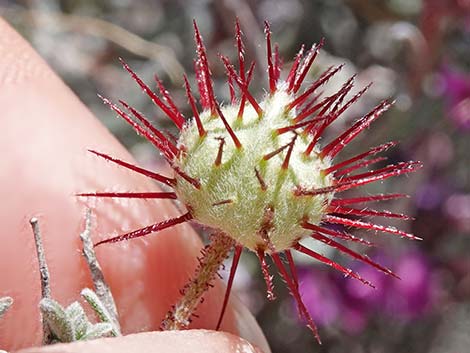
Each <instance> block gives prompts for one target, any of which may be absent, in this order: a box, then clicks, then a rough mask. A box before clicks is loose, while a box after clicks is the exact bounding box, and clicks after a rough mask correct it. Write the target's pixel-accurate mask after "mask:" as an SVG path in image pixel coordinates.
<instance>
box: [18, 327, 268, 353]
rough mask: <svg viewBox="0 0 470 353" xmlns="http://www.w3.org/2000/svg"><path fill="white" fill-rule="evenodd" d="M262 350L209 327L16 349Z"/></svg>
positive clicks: (56, 352)
mask: <svg viewBox="0 0 470 353" xmlns="http://www.w3.org/2000/svg"><path fill="white" fill-rule="evenodd" d="M85 352H86V353H108V352H109V353H111V352H112V353H151V352H165V353H171V352H175V353H176V352H178V353H241V352H243V353H262V351H261V350H259V349H258V348H256V347H255V346H253V345H252V344H251V343H249V342H248V341H245V340H244V339H242V338H240V337H237V336H234V335H232V334H229V333H225V332H216V331H208V330H187V331H163V332H144V333H139V334H133V335H128V336H122V337H115V338H102V339H98V340H93V341H85V342H76V343H69V344H56V345H50V346H45V347H39V348H30V349H26V350H21V351H19V352H17V353H85Z"/></svg>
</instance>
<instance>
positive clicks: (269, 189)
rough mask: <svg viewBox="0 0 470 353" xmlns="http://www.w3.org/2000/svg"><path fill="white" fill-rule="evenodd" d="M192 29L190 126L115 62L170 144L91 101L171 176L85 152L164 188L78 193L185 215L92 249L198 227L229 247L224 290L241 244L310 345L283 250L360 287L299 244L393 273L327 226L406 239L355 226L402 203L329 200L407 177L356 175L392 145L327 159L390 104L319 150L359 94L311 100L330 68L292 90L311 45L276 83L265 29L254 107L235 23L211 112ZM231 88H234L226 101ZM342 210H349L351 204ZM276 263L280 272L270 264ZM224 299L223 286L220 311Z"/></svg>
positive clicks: (127, 112) (412, 166)
mask: <svg viewBox="0 0 470 353" xmlns="http://www.w3.org/2000/svg"><path fill="white" fill-rule="evenodd" d="M194 29H195V40H196V47H197V59H196V61H195V70H196V79H197V85H198V88H199V102H200V105H201V107H202V111H200V110H198V108H197V102H196V99H195V98H194V96H193V94H192V91H191V87H190V84H189V82H188V80H187V78H186V76H185V77H184V80H185V89H186V94H187V97H188V101H189V104H190V106H191V109H192V113H193V117H192V119H188V120H187V119H185V118H184V117H183V114H182V113H181V112H180V111H179V110H178V108H177V107H176V105H175V103H174V101H173V99H172V98H171V96H170V94H169V93H168V91H166V90H165V88H164V87H163V85H162V83H161V81H160V80H159V79H158V77H155V79H156V84H157V87H158V89H159V93H160V94H159V95H158V94H157V93H155V92H153V91H152V90H151V89H150V88H149V86H147V85H146V84H145V83H144V82H143V81H142V80H141V79H140V78H139V77H138V76H137V75H136V74H135V73H134V72H133V71H132V70H131V68H130V67H129V66H128V65H127V64H126V63H124V62H122V63H123V66H124V68H125V69H126V70H127V71H128V72H129V73H130V75H131V76H132V77H133V79H134V80H135V81H136V82H137V83H138V84H139V86H140V87H141V88H142V90H143V91H144V92H145V93H146V94H147V95H148V96H149V97H150V99H151V100H152V101H153V102H154V103H155V104H156V105H157V106H158V107H159V108H160V109H161V110H163V111H164V113H165V114H166V115H167V116H168V117H169V118H170V119H171V120H172V121H173V122H174V124H175V125H176V126H177V127H178V129H179V130H180V136H179V138H178V141H177V142H176V143H174V142H173V141H172V140H171V139H170V138H169V137H167V136H166V135H165V134H163V133H162V132H161V131H159V130H158V129H156V128H155V127H154V126H152V124H151V123H150V122H149V120H148V119H147V118H146V117H145V116H143V115H142V114H141V113H140V112H138V111H137V110H136V109H134V108H133V107H131V106H129V105H128V104H127V103H125V102H123V101H120V103H121V105H122V107H119V106H117V105H116V104H114V103H112V102H111V101H109V100H108V99H106V98H103V100H104V102H105V103H106V104H108V105H109V106H110V107H111V108H112V109H113V110H114V111H115V112H116V113H117V114H118V115H120V116H121V117H122V118H124V119H125V120H126V121H127V122H128V123H129V124H131V125H132V127H133V128H134V129H135V130H136V131H137V132H138V133H139V134H141V135H143V136H145V137H146V138H147V139H148V140H149V141H150V142H151V143H153V144H154V145H155V146H156V147H157V149H158V150H159V151H161V153H162V154H163V156H164V157H165V159H166V160H167V162H168V163H169V165H170V166H171V168H172V170H173V171H174V173H173V176H172V177H167V176H163V175H160V174H158V173H155V172H153V171H149V170H145V169H142V168H140V167H137V166H135V165H132V164H129V163H127V162H124V161H121V160H118V159H115V158H113V157H111V156H108V155H106V154H103V153H99V152H95V151H92V152H93V153H95V154H96V155H98V156H100V157H103V158H104V159H106V160H108V161H111V162H114V163H117V164H118V165H120V166H123V167H125V168H128V169H131V170H133V171H135V172H137V173H141V174H143V175H146V176H148V177H150V178H152V179H154V180H156V181H158V182H160V183H162V184H163V185H165V186H166V187H169V188H171V189H173V191H171V192H170V191H167V192H152V193H106V192H99V193H86V194H80V195H82V196H95V197H96V196H99V197H126V198H166V199H176V200H179V201H180V203H181V204H182V205H184V206H185V208H186V210H187V211H186V213H184V214H183V215H182V216H180V217H177V218H174V219H170V220H166V221H163V222H159V223H156V224H153V225H150V226H148V227H145V228H142V229H138V230H136V231H133V232H130V233H127V234H124V235H120V236H117V237H114V238H111V239H107V240H103V241H101V242H99V243H98V244H102V243H110V242H117V241H121V240H126V239H131V238H136V237H141V236H145V235H148V234H150V233H154V232H158V231H160V230H162V229H165V228H169V227H172V226H175V225H177V224H180V223H183V222H187V221H195V222H198V223H200V224H203V225H205V226H208V227H210V228H212V229H215V230H217V231H218V232H222V233H223V234H225V235H226V236H228V237H230V238H232V239H233V244H235V245H234V247H235V254H234V260H233V265H232V269H231V273H230V278H229V286H228V288H230V287H231V283H232V281H233V276H234V273H235V271H236V267H237V264H238V259H239V257H240V253H241V251H242V249H243V248H248V249H249V250H251V251H254V252H256V253H257V255H258V256H259V259H260V263H261V266H262V271H263V275H264V277H265V280H266V282H267V287H268V297H269V298H274V295H273V293H272V283H271V276H270V274H269V270H268V266H267V263H266V261H265V255H266V254H268V255H269V256H270V257H271V258H272V260H273V262H274V264H275V266H276V267H277V268H278V271H279V273H280V275H281V276H282V278H283V279H284V281H285V282H286V283H287V285H288V287H289V289H290V291H291V293H292V295H293V296H294V298H295V300H296V301H297V304H298V308H299V313H300V316H301V317H302V318H303V319H305V320H306V321H307V324H308V326H309V327H310V328H311V329H312V331H313V332H314V333H315V335H316V337H317V338H318V334H317V331H316V328H315V325H314V323H313V320H312V318H311V317H310V315H309V313H308V312H307V310H306V308H305V306H304V304H303V303H302V299H301V296H300V293H299V283H298V281H297V276H296V272H295V265H294V261H293V257H292V254H291V249H295V250H297V251H299V252H301V253H304V254H306V255H308V256H310V257H312V258H314V259H316V260H318V261H321V262H323V263H325V264H327V265H329V266H332V267H333V268H335V269H337V270H339V271H341V272H343V273H344V274H345V275H347V276H351V277H353V278H355V279H358V280H360V281H362V282H363V283H365V284H367V285H371V286H372V284H370V283H369V282H368V281H366V280H365V279H363V278H362V277H361V276H360V275H358V274H357V273H355V272H353V271H352V270H350V269H347V268H345V267H343V266H342V265H340V264H338V263H336V262H334V261H332V260H330V259H328V258H326V257H324V256H323V255H321V254H319V253H317V252H315V251H313V250H311V249H308V248H306V247H305V246H303V245H301V243H300V241H301V240H302V239H304V238H306V237H312V238H313V239H315V240H317V241H319V242H322V243H324V244H327V245H329V246H331V247H333V248H335V249H337V250H338V251H340V252H342V253H345V254H347V255H349V256H350V257H352V258H353V259H356V260H359V261H363V262H365V263H367V264H369V265H371V266H373V267H375V268H376V269H378V270H380V271H382V272H384V273H386V274H390V275H394V274H393V273H392V272H391V271H390V270H389V269H387V268H385V267H382V266H381V265H379V264H377V263H375V262H373V261H372V260H370V259H369V258H368V257H367V256H365V255H362V254H359V253H357V252H355V251H353V250H351V249H350V248H348V247H346V246H345V245H343V243H341V242H342V241H346V242H347V241H350V242H358V243H362V244H365V245H370V243H369V242H368V241H367V240H364V239H362V238H357V237H355V236H353V235H351V234H350V233H348V232H347V231H340V230H335V229H332V228H331V227H330V226H329V225H331V224H337V225H342V226H346V227H355V228H363V229H368V230H374V231H380V232H386V233H391V234H394V235H398V236H401V237H407V238H410V239H418V238H417V237H415V236H413V235H411V234H408V233H405V232H403V231H400V230H398V229H396V228H394V227H389V226H383V225H378V224H374V223H370V222H368V221H365V220H362V219H361V218H362V217H367V216H379V217H389V218H401V219H408V217H407V216H405V215H402V214H395V213H391V212H388V211H377V210H374V209H370V208H366V207H364V206H362V205H363V204H365V203H369V202H374V201H383V200H389V199H395V198H399V197H403V196H405V195H402V194H379V195H367V196H362V197H352V198H351V197H349V198H339V197H338V196H339V195H341V192H343V191H346V190H349V189H352V188H356V187H359V186H362V185H365V184H369V183H372V182H375V181H379V180H384V179H387V178H390V177H393V176H397V175H401V174H405V173H409V172H412V171H415V170H416V169H418V168H420V166H421V164H420V163H419V162H402V163H397V164H392V165H388V166H386V167H383V168H379V169H375V170H370V171H365V172H360V173H358V170H360V169H362V168H364V167H367V166H369V165H372V164H374V163H377V162H381V161H383V160H384V159H385V158H383V157H375V156H376V155H377V154H378V153H380V152H383V151H385V150H387V149H388V148H390V147H393V146H394V145H395V142H389V143H385V144H382V145H380V146H377V147H373V148H371V149H369V150H367V151H365V152H363V153H361V154H359V155H356V156H354V157H351V158H349V159H346V160H342V161H340V162H336V161H334V159H335V157H336V156H337V155H338V154H339V153H340V152H341V151H342V150H343V149H344V148H345V147H346V146H347V145H348V143H349V142H351V141H352V140H353V139H354V138H355V137H356V136H357V135H358V134H359V133H360V132H361V131H363V130H364V129H366V128H367V127H368V126H369V125H370V124H371V123H372V122H373V121H374V120H376V119H377V118H378V117H379V116H380V115H381V114H382V113H383V112H385V111H386V110H387V109H389V107H390V106H391V103H390V102H388V101H383V102H381V103H380V104H379V105H377V106H376V107H375V108H374V109H372V111H371V112H369V113H368V114H366V115H364V116H362V117H360V118H359V119H357V120H356V121H355V122H354V123H353V124H352V126H350V127H349V128H347V129H346V130H345V131H344V132H343V133H342V134H340V135H339V136H337V137H336V138H334V139H333V140H332V141H330V142H329V143H327V144H326V145H325V146H320V144H319V140H320V137H321V136H322V134H323V132H324V131H325V129H326V128H327V127H328V126H330V125H331V124H332V123H333V122H334V121H335V120H336V119H338V118H339V117H340V116H341V115H342V114H343V113H344V112H345V111H346V110H347V109H348V108H349V107H350V106H351V105H352V104H353V103H355V102H356V101H357V100H358V99H359V98H360V97H361V96H362V95H363V94H364V93H365V92H366V91H367V89H368V87H369V86H367V87H365V88H364V89H362V90H361V91H359V92H358V93H357V94H355V95H352V94H351V93H350V92H351V90H352V88H353V85H354V79H355V77H354V76H353V77H351V78H350V79H349V80H348V81H347V82H345V83H344V85H343V86H342V87H341V88H340V89H339V90H338V91H337V92H336V93H334V94H333V95H331V96H326V97H323V96H322V95H321V94H319V93H318V89H319V88H320V87H321V86H322V85H324V84H325V83H327V81H328V80H329V79H330V78H331V77H332V76H333V75H335V74H336V73H337V72H338V71H340V70H341V68H342V66H338V67H331V68H329V69H328V70H326V71H325V72H324V73H322V74H321V75H320V76H319V78H318V79H317V80H315V81H314V82H312V83H310V84H308V86H307V87H306V88H305V89H304V90H303V92H302V93H300V91H301V86H302V84H303V82H304V80H305V77H306V76H307V73H308V71H309V69H310V67H311V65H312V63H313V61H314V59H315V57H316V56H317V55H318V52H319V50H320V48H321V47H322V45H323V42H320V43H319V44H316V45H313V46H312V47H311V49H310V50H308V51H307V52H306V53H304V51H305V49H304V47H303V46H302V48H301V49H300V51H299V52H298V54H297V55H296V57H295V58H294V61H293V64H292V66H291V68H290V70H289V72H288V74H287V76H286V78H285V79H284V80H283V79H281V69H282V68H281V59H280V56H279V52H278V47H277V45H275V46H274V50H272V47H271V32H270V29H269V25H268V23H267V22H266V23H265V33H266V47H267V64H268V81H269V91H268V93H267V94H266V95H265V97H264V98H263V99H262V100H261V101H260V102H258V101H257V100H256V99H255V97H254V96H253V95H252V94H251V93H250V91H249V85H250V82H251V80H252V77H253V71H254V70H253V69H254V65H255V64H254V63H252V64H251V65H250V66H249V68H248V70H246V63H245V58H244V46H243V42H242V36H241V30H240V26H239V24H238V22H237V23H236V44H237V48H238V62H239V70H238V71H237V70H236V69H235V68H234V66H233V65H232V64H231V63H230V61H229V59H228V58H227V57H224V56H221V60H222V61H223V64H224V65H225V68H226V70H227V75H228V84H229V88H230V93H231V102H230V104H229V105H226V106H221V105H220V104H219V103H218V102H217V100H216V98H215V93H214V89H213V83H212V80H211V71H210V68H209V63H208V60H207V55H206V50H205V47H204V44H203V41H202V37H201V35H200V33H199V30H198V27H197V25H196V22H194ZM235 87H237V88H238V90H237V91H238V92H239V95H238V97H237V95H236V90H235ZM352 205H361V206H359V207H357V208H355V207H352ZM351 216H353V217H351ZM358 217H359V218H358ZM98 244H97V245H98ZM283 257H285V259H286V261H287V266H286V265H285V264H284V261H283V260H282V258H283ZM228 296H229V290H228V291H227V294H226V298H225V303H224V307H223V310H222V313H223V311H224V309H225V305H226V304H227V299H228ZM218 325H220V320H219V324H218Z"/></svg>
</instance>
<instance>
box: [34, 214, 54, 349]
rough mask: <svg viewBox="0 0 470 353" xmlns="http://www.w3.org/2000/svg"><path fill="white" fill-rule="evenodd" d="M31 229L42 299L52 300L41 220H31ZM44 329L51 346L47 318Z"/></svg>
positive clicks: (43, 321) (43, 322)
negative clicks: (40, 227) (40, 226)
mask: <svg viewBox="0 0 470 353" xmlns="http://www.w3.org/2000/svg"><path fill="white" fill-rule="evenodd" d="M29 223H30V224H31V228H32V229H33V234H34V243H35V245H36V252H37V255H38V263H39V273H40V275H41V299H46V298H47V299H50V298H51V285H50V279H49V269H48V267H47V262H46V255H45V253H44V247H43V245H42V237H41V230H40V229H39V220H38V219H37V218H36V217H33V218H31V219H30V220H29ZM42 329H43V336H42V337H43V343H44V344H50V343H51V340H52V334H51V330H50V327H49V325H48V324H47V322H46V321H45V318H44V317H43V319H42Z"/></svg>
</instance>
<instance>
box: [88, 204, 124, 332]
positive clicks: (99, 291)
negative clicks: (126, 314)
mask: <svg viewBox="0 0 470 353" xmlns="http://www.w3.org/2000/svg"><path fill="white" fill-rule="evenodd" d="M90 233H91V210H90V209H87V210H86V216H85V229H84V230H83V232H82V233H81V234H80V239H81V240H82V243H83V256H84V257H85V259H86V262H87V264H88V267H89V269H90V272H91V277H92V280H93V285H94V287H95V292H96V295H97V296H98V298H99V299H100V300H101V302H102V303H103V304H104V306H105V307H106V309H107V310H108V312H109V314H110V315H111V317H112V324H113V325H114V327H116V328H117V329H118V330H119V321H118V313H117V309H116V303H115V302H114V299H113V296H112V294H111V289H110V288H109V286H108V284H107V283H106V281H105V279H104V275H103V271H102V270H101V266H100V264H99V263H98V260H97V258H96V254H95V250H94V248H93V242H92V241H91V237H90Z"/></svg>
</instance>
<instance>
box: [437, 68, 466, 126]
mask: <svg viewBox="0 0 470 353" xmlns="http://www.w3.org/2000/svg"><path fill="white" fill-rule="evenodd" d="M441 79H442V85H443V87H442V89H443V91H444V99H445V103H446V110H447V114H448V115H449V117H450V119H451V120H452V121H453V122H454V123H455V124H456V125H457V126H458V127H460V128H463V129H466V130H469V129H470V74H468V73H463V72H459V71H456V70H453V69H451V68H450V67H444V68H443V69H442V70H441Z"/></svg>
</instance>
